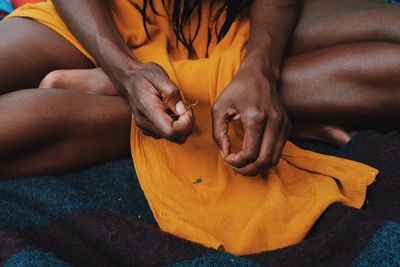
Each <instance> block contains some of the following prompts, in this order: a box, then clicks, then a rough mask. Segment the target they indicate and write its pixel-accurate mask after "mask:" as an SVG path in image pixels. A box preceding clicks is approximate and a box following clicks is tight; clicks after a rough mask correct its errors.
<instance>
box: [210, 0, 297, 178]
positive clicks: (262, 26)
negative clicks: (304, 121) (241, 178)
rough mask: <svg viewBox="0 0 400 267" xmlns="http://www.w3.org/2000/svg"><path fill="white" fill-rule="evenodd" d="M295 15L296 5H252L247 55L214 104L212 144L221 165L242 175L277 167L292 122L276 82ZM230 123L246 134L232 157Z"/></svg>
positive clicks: (277, 0)
mask: <svg viewBox="0 0 400 267" xmlns="http://www.w3.org/2000/svg"><path fill="white" fill-rule="evenodd" d="M298 11H299V4H298V1H295V0H255V1H254V2H253V3H252V6H251V8H250V20H251V30H250V37H249V42H248V47H247V55H246V57H245V58H244V60H243V63H242V65H241V67H240V69H239V71H238V73H237V74H236V76H235V78H234V79H233V80H232V82H231V84H230V85H229V86H228V87H227V88H226V89H225V90H224V92H223V94H222V95H221V96H220V97H219V99H218V100H217V101H216V103H215V104H214V107H213V136H214V139H215V141H216V142H217V144H218V146H219V147H220V149H221V150H222V152H223V154H224V155H225V160H226V161H227V162H228V163H229V164H230V165H231V166H232V167H233V169H234V170H235V171H236V172H238V173H240V174H242V175H257V174H260V173H262V172H264V171H265V170H266V169H268V168H269V167H271V166H273V165H275V164H277V163H278V161H279V158H280V156H281V153H282V150H283V147H284V145H285V142H286V139H287V135H288V132H289V129H290V122H289V120H288V117H287V114H286V112H285V110H284V108H283V106H282V104H281V102H280V99H279V95H278V92H277V89H276V83H277V80H278V79H279V78H280V69H281V65H282V60H283V56H284V53H285V50H286V47H287V44H288V40H289V39H290V37H291V33H292V30H293V27H294V24H295V21H296V18H297V15H298ZM232 107H234V109H233V110H234V111H232ZM234 119H240V120H241V123H242V125H243V128H244V129H245V133H244V139H243V147H242V151H240V152H238V153H231V151H230V141H229V136H228V124H229V121H231V120H234Z"/></svg>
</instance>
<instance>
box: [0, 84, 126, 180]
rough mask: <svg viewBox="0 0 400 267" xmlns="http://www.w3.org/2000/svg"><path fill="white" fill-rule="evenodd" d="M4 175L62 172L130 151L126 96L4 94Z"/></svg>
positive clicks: (0, 159) (0, 139)
mask: <svg viewBox="0 0 400 267" xmlns="http://www.w3.org/2000/svg"><path fill="white" fill-rule="evenodd" d="M0 114H7V116H0V125H1V126H2V128H1V129H2V130H1V131H0V177H1V178H4V177H8V178H13V177H25V176H33V175H46V174H57V173H62V172H66V171H71V170H75V169H80V168H83V167H87V166H90V165H93V164H97V163H100V162H104V161H107V160H111V159H115V158H118V157H121V156H127V155H129V151H130V123H131V116H132V115H131V112H130V108H129V104H128V102H127V101H126V100H125V99H124V98H122V97H111V96H102V95H96V94H88V93H81V92H77V91H74V90H65V89H41V90H37V89H29V90H19V91H16V92H12V93H8V94H5V95H3V96H0Z"/></svg>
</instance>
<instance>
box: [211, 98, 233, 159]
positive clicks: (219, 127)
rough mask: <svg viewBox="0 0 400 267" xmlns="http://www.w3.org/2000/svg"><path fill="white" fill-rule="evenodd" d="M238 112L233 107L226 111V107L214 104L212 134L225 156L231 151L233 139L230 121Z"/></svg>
mask: <svg viewBox="0 0 400 267" xmlns="http://www.w3.org/2000/svg"><path fill="white" fill-rule="evenodd" d="M230 113H232V115H231V116H229V114H230ZM233 113H234V114H233ZM236 114H237V112H236V111H235V110H233V109H231V110H226V111H224V108H223V107H221V106H219V105H218V104H214V106H213V109H212V114H211V115H212V136H213V138H214V141H215V142H216V143H217V145H218V148H219V149H220V150H221V151H222V154H223V155H222V156H223V157H224V158H225V157H226V156H228V155H229V154H230V151H231V141H230V139H229V135H228V130H229V122H230V120H231V118H232V117H234V116H235V115H236Z"/></svg>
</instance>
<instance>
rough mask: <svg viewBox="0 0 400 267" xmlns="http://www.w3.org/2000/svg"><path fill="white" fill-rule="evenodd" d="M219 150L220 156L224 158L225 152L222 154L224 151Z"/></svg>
mask: <svg viewBox="0 0 400 267" xmlns="http://www.w3.org/2000/svg"><path fill="white" fill-rule="evenodd" d="M219 152H221V157H222V158H223V159H225V154H224V152H223V151H222V150H220V151H219Z"/></svg>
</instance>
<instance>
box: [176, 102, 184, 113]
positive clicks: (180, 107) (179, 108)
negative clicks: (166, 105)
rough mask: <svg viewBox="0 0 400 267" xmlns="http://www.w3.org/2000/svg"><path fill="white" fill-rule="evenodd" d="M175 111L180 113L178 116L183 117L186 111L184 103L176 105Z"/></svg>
mask: <svg viewBox="0 0 400 267" xmlns="http://www.w3.org/2000/svg"><path fill="white" fill-rule="evenodd" d="M175 109H176V112H178V115H182V114H183V113H185V111H186V108H185V105H184V104H183V102H182V101H179V102H178V103H176V106H175Z"/></svg>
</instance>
